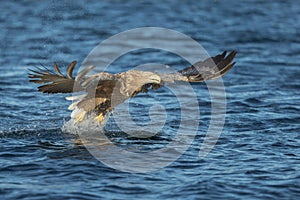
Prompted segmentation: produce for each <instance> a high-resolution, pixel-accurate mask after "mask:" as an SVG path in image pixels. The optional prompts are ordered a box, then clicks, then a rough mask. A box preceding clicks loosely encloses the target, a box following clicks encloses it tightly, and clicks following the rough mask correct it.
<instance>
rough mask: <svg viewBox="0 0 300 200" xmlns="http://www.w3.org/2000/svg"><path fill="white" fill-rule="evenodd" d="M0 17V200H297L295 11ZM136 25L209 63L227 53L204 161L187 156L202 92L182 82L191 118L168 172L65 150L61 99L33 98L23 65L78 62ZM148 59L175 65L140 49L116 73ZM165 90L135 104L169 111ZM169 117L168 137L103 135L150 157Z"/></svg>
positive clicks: (65, 5)
mask: <svg viewBox="0 0 300 200" xmlns="http://www.w3.org/2000/svg"><path fill="white" fill-rule="evenodd" d="M0 11H1V15H0V28H1V31H0V48H1V52H0V66H1V67H0V93H1V98H0V113H1V115H0V143H1V145H0V196H1V199H55V198H56V199H100V198H105V199H126V198H129V199H154V198H156V199H172V198H175V199H183V198H185V199H216V198H221V199H247V198H249V199H298V198H299V197H300V189H299V185H300V148H299V147H300V135H299V130H300V115H299V112H300V90H299V89H300V81H299V78H300V68H299V65H300V32H299V30H300V6H299V4H297V3H295V1H292V0H291V1H277V2H272V1H260V0H256V1H199V2H196V1H188V2H183V1H163V2H161V1H141V2H139V3H138V2H136V1H127V2H126V3H124V2H123V1H111V2H110V1H101V2H100V1H99V2H98V1H86V2H84V1H82V2H81V3H75V2H72V3H70V2H69V1H51V2H48V3H46V2H45V3H40V2H38V1H25V2H14V1H6V2H2V3H1V6H0ZM144 26H156V27H164V28H169V29H173V30H176V31H179V32H182V33H184V34H186V35H188V36H190V37H192V38H193V39H195V40H196V41H198V42H200V43H201V45H203V47H205V49H206V50H207V51H208V52H209V53H210V55H214V54H217V53H219V52H221V51H223V50H226V49H228V50H232V49H234V50H236V51H237V52H238V54H237V58H236V61H237V64H236V66H235V67H234V68H233V69H232V70H231V71H230V72H229V73H228V74H227V75H226V76H225V77H224V78H223V81H224V85H225V88H226V95H227V114H226V123H225V126H224V129H223V132H222V135H221V137H220V138H219V140H218V142H217V144H216V146H215V147H214V149H213V150H212V151H211V152H210V153H209V155H208V156H207V157H206V158H204V159H199V157H198V153H199V148H200V144H201V143H202V141H203V137H204V134H205V132H206V130H207V128H208V123H209V119H210V99H209V94H208V92H207V89H206V87H205V84H200V85H193V87H194V88H195V91H196V93H197V94H198V95H199V96H198V97H199V104H200V109H201V117H200V122H199V123H200V127H199V131H198V133H197V135H196V137H195V139H194V141H193V143H192V145H191V146H190V148H189V149H188V150H187V151H186V152H185V153H184V154H183V155H182V156H181V157H180V158H179V159H178V160H177V161H175V162H174V163H172V164H171V165H170V166H168V167H165V168H163V169H161V170H159V171H156V172H150V173H146V174H136V173H127V172H122V171H118V170H115V169H112V168H109V167H107V166H106V165H104V164H103V163H101V162H99V161H98V160H97V159H96V158H94V157H93V156H92V155H91V154H90V153H89V151H88V150H87V149H86V148H85V147H84V146H83V145H82V144H80V143H76V142H75V141H76V140H77V139H78V135H76V134H73V133H68V132H63V131H62V130H61V127H62V126H63V124H64V123H65V122H66V121H68V120H69V116H70V111H68V110H67V107H68V105H69V103H70V102H67V101H65V99H64V97H65V95H61V94H58V95H51V96H50V95H45V94H41V93H38V92H37V89H36V85H34V84H32V83H29V82H28V78H27V70H26V69H27V68H28V67H33V66H41V65H45V66H51V65H52V62H53V61H57V62H58V64H59V65H67V64H68V63H69V62H70V61H72V60H78V62H79V63H81V62H82V61H83V59H84V58H85V57H86V56H87V54H88V53H89V52H90V51H91V50H92V49H93V48H94V47H95V46H96V45H97V44H99V42H101V41H103V40H105V39H107V38H108V37H110V36H112V35H114V34H117V33H119V32H122V31H126V30H128V29H132V28H138V27H144ZM147 62H158V63H164V64H169V65H172V67H174V68H176V69H180V68H181V66H182V65H183V64H184V65H185V64H186V62H185V61H183V60H182V59H180V58H179V57H176V56H174V55H171V54H168V53H162V52H159V51H153V52H147V51H145V52H140V53H133V54H130V55H128V56H124V57H122V58H121V59H120V60H118V61H116V62H115V63H114V65H115V66H114V67H115V69H116V71H118V70H119V71H122V69H125V68H123V67H124V66H128V65H130V66H136V65H138V64H141V63H147ZM166 94H167V91H166V90H164V89H160V90H158V93H157V94H156V93H155V92H150V93H149V94H148V95H144V94H143V95H140V96H138V97H137V102H143V101H146V102H148V103H149V102H151V99H152V100H153V99H154V100H157V99H160V103H161V104H166V105H169V104H168V100H169V98H166V97H167V95H166ZM156 95H158V96H156ZM143 99H148V100H143ZM135 105H136V104H135ZM133 107H134V106H133ZM143 108H144V107H143V106H142V105H141V106H136V108H133V113H132V115H133V116H135V117H137V116H138V117H137V118H139V116H141V113H143ZM145 109H146V108H145ZM168 111H169V112H170V114H169V115H170V116H171V117H172V116H173V118H171V119H169V124H167V125H166V134H167V136H164V133H161V134H160V135H158V136H156V137H154V138H150V139H144V140H143V139H135V138H127V137H126V134H122V133H120V131H119V130H117V127H114V125H113V120H111V121H109V123H111V124H112V125H108V126H109V127H108V128H107V129H108V132H109V133H108V135H109V137H110V138H112V139H114V138H115V139H116V140H117V143H118V144H119V145H120V146H125V145H127V144H131V145H133V147H135V145H138V146H143V145H145V146H146V147H147V148H150V149H155V148H156V147H159V145H163V144H165V143H166V142H167V141H168V137H171V138H172V134H174V135H175V134H176V131H174V130H176V129H174V130H173V129H172V127H174V126H176V124H177V123H178V119H177V118H176V116H178V115H179V110H178V109H177V104H176V103H174V106H173V107H171V108H170V107H169V108H168ZM143 117H144V116H142V117H141V119H144V118H143ZM145 119H146V118H145ZM168 125H170V126H168ZM168 127H169V129H168ZM114 131H115V132H114ZM114 133H118V134H114ZM120 162H122V160H120Z"/></svg>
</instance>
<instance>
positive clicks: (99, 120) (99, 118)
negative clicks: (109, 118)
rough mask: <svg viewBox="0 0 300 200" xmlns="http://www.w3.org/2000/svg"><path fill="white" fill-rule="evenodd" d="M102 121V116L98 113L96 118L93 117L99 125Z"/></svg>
mask: <svg viewBox="0 0 300 200" xmlns="http://www.w3.org/2000/svg"><path fill="white" fill-rule="evenodd" d="M103 119H104V114H103V113H100V114H99V115H98V116H97V117H95V120H97V121H98V122H99V123H100V124H101V122H102V121H103Z"/></svg>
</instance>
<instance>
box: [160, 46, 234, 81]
mask: <svg viewBox="0 0 300 200" xmlns="http://www.w3.org/2000/svg"><path fill="white" fill-rule="evenodd" d="M226 54H227V52H226V51H224V52H223V53H222V54H219V55H216V56H215V57H210V58H208V59H206V60H204V61H199V62H196V63H195V64H193V65H192V66H190V67H187V68H184V69H182V70H179V71H178V73H175V74H170V75H164V76H162V77H163V80H164V81H165V82H174V81H188V82H202V81H205V80H210V79H215V78H219V77H221V76H223V75H224V74H225V73H226V72H228V71H229V70H230V69H231V68H232V67H233V66H234V64H235V62H232V61H233V59H234V57H235V55H236V51H232V52H231V53H230V54H229V55H227V56H226Z"/></svg>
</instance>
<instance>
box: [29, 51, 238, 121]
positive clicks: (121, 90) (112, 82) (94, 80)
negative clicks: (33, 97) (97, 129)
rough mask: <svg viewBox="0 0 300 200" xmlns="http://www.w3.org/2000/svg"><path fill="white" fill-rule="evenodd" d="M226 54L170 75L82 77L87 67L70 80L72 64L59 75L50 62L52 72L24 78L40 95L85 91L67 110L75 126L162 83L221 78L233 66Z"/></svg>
mask: <svg viewBox="0 0 300 200" xmlns="http://www.w3.org/2000/svg"><path fill="white" fill-rule="evenodd" d="M226 54H227V53H226V51H224V52H223V53H222V54H219V55H217V56H215V57H211V58H208V59H206V60H204V61H199V62H196V63H195V64H193V65H192V66H190V67H187V68H184V69H182V70H179V71H178V72H176V73H171V74H157V73H153V72H149V71H138V70H129V71H126V72H122V73H118V74H110V73H106V72H102V73H98V74H94V75H90V76H87V75H86V74H87V73H88V72H89V71H90V70H92V69H93V67H92V66H90V67H87V68H85V69H84V70H82V71H81V72H79V73H78V74H77V76H76V77H75V78H74V77H73V76H72V73H73V70H74V68H75V65H76V61H73V62H72V63H71V64H70V65H69V66H68V68H67V73H66V75H63V74H62V73H61V71H60V69H59V67H58V66H57V64H56V63H55V62H54V70H55V71H50V70H48V69H46V68H45V69H42V68H36V69H29V70H30V73H29V75H28V77H29V79H30V82H34V83H37V84H44V85H42V86H39V87H38V91H40V92H43V93H73V92H78V91H86V93H87V94H86V95H84V96H83V97H82V98H79V99H77V100H76V101H75V102H74V103H73V104H71V105H70V107H69V109H72V110H74V111H73V113H72V115H71V116H72V117H73V118H75V121H76V122H79V121H81V120H83V119H84V118H85V117H86V116H88V115H89V114H92V113H94V114H96V115H97V116H98V120H99V122H101V121H102V119H103V117H104V116H105V114H106V113H107V112H109V111H111V110H112V109H113V108H114V107H116V106H117V105H119V104H120V103H122V102H124V101H125V100H126V99H128V98H131V97H133V96H135V95H137V94H138V93H140V92H147V91H148V89H157V88H159V87H161V86H163V85H164V83H165V82H170V83H174V82H176V81H187V82H202V81H205V80H210V79H215V78H219V77H221V76H223V75H224V74H225V73H226V72H228V71H229V70H230V69H231V68H232V67H233V65H234V64H235V62H232V61H233V59H234V57H235V55H236V51H232V52H231V53H230V54H229V55H228V56H226ZM74 98H76V97H74ZM74 98H72V99H74ZM69 99H71V98H69Z"/></svg>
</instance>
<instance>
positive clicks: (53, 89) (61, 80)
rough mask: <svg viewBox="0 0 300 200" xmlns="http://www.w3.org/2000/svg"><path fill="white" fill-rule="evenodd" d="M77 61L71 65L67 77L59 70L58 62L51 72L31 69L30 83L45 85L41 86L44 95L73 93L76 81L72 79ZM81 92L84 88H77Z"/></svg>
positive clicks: (40, 89) (37, 68)
mask: <svg viewBox="0 0 300 200" xmlns="http://www.w3.org/2000/svg"><path fill="white" fill-rule="evenodd" d="M76 63H77V62H76V61H73V62H71V63H70V65H69V66H68V68H67V72H66V75H63V74H62V73H61V71H60V70H59V68H58V66H57V64H56V62H54V70H55V71H51V70H49V69H47V68H43V69H42V68H39V67H36V69H29V71H30V73H29V74H28V77H29V79H30V80H29V81H30V82H33V83H37V84H44V85H42V86H39V87H38V89H39V91H40V92H44V93H71V92H73V90H74V84H75V79H74V78H73V77H72V73H73V70H74V67H75V65H76ZM76 88H77V89H78V90H79V91H80V90H83V88H82V87H80V86H78V87H76Z"/></svg>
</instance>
